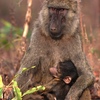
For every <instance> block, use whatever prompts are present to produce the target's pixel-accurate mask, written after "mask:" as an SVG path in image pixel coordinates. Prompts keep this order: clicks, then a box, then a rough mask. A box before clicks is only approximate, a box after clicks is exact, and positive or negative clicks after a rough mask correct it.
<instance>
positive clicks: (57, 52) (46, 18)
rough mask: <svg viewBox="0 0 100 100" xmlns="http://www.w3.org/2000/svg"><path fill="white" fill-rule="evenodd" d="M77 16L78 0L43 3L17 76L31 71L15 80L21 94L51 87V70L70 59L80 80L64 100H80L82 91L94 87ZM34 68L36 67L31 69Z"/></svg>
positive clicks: (46, 0) (51, 0) (54, 0)
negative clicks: (34, 89) (42, 86)
mask: <svg viewBox="0 0 100 100" xmlns="http://www.w3.org/2000/svg"><path fill="white" fill-rule="evenodd" d="M78 13H79V11H78V4H77V0H45V1H44V5H43V8H42V10H41V11H40V15H39V18H38V20H37V21H36V23H35V25H34V30H33V33H32V36H31V41H30V45H29V48H28V49H27V51H26V54H25V55H24V58H23V60H22V62H21V67H20V69H19V72H18V73H19V74H20V73H21V71H22V69H23V68H28V69H30V70H28V71H26V72H25V71H24V72H23V73H22V74H21V75H19V76H18V77H17V78H16V81H17V82H18V85H19V87H20V88H21V91H22V92H25V91H26V90H28V89H29V88H31V87H33V86H37V85H45V84H48V83H49V82H50V81H51V80H52V79H53V78H54V77H53V76H52V75H51V74H50V72H49V69H50V67H52V66H54V67H55V66H57V65H58V63H59V62H64V61H65V60H68V59H70V60H71V61H72V62H73V63H74V65H75V66H76V69H77V71H78V75H79V78H78V79H77V80H76V82H75V83H74V84H73V85H72V86H71V88H70V90H69V92H68V94H67V96H66V97H65V100H70V99H71V100H78V99H79V97H80V95H81V94H82V92H83V90H84V89H86V88H87V87H89V86H90V85H91V84H92V83H93V81H94V76H93V73H92V71H91V68H90V66H89V65H88V63H87V60H86V58H85V55H84V53H83V50H82V43H81V37H80V33H81V32H80V25H79V15H78ZM32 66H36V67H35V68H34V69H32V68H31V67H32ZM58 91H59V90H58ZM73 91H75V92H73Z"/></svg>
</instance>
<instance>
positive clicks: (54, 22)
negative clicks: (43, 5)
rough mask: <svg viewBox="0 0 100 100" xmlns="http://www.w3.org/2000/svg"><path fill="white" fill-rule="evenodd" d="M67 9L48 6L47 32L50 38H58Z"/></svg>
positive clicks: (60, 34)
mask: <svg viewBox="0 0 100 100" xmlns="http://www.w3.org/2000/svg"><path fill="white" fill-rule="evenodd" d="M66 14H67V9H64V8H55V7H49V27H48V28H49V33H50V36H51V37H52V38H60V37H61V36H62V35H63V34H62V30H63V28H64V26H65V25H64V24H65V22H66Z"/></svg>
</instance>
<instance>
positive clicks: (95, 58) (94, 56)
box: [0, 0, 100, 96]
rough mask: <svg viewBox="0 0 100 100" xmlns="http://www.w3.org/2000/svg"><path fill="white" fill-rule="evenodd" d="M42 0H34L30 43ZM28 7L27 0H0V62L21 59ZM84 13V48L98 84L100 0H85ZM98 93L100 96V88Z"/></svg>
mask: <svg viewBox="0 0 100 100" xmlns="http://www.w3.org/2000/svg"><path fill="white" fill-rule="evenodd" d="M20 1H22V2H21V3H20ZM19 3H20V4H19ZM42 3H43V0H33V6H32V21H31V23H30V29H29V34H28V37H27V44H28V43H29V37H30V35H31V32H32V29H33V24H34V21H35V20H36V18H37V17H38V13H39V11H40V9H41V7H42ZM26 10H27V0H0V62H2V61H3V60H5V61H7V62H10V63H13V64H14V63H15V62H16V59H18V56H17V50H18V48H19V43H18V41H19V40H20V38H21V36H22V33H23V26H24V21H25V14H26ZM81 17H82V22H81V24H82V30H83V33H82V35H83V46H84V52H85V53H86V56H87V58H88V61H89V63H90V65H91V67H92V69H93V71H94V75H95V76H96V82H97V83H98V84H99V85H98V86H96V87H100V0H81ZM2 66H3V64H1V67H2ZM96 94H97V95H98V96H100V91H99V92H98V91H96Z"/></svg>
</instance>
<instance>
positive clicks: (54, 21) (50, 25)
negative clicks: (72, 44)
mask: <svg viewBox="0 0 100 100" xmlns="http://www.w3.org/2000/svg"><path fill="white" fill-rule="evenodd" d="M77 15H78V13H77V2H76V0H47V1H46V3H45V6H43V9H42V11H41V13H40V17H41V18H40V20H41V27H42V29H43V31H44V33H46V35H49V36H51V37H52V38H53V39H60V38H62V37H63V36H64V35H67V36H68V35H72V34H73V33H74V31H75V30H76V28H77V24H78V23H79V20H78V17H77Z"/></svg>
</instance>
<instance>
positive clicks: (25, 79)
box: [15, 47, 40, 92]
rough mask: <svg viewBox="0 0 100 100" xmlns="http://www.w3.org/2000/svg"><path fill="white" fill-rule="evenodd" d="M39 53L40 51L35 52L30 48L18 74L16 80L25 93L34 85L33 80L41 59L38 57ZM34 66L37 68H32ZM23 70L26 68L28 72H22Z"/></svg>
mask: <svg viewBox="0 0 100 100" xmlns="http://www.w3.org/2000/svg"><path fill="white" fill-rule="evenodd" d="M37 52H38V51H37V50H35V48H30V47H29V48H28V50H27V51H26V53H25V55H24V57H23V59H22V62H21V67H20V69H19V71H18V73H17V75H18V77H16V79H15V80H16V81H17V83H18V86H19V88H21V90H22V92H25V91H26V90H27V89H28V86H29V85H30V84H32V82H31V79H32V77H33V75H35V73H36V72H37V71H38V65H39V62H40V61H39V60H40V58H39V55H38V56H37ZM38 54H39V53H38ZM32 66H35V68H32ZM23 68H26V69H27V70H26V71H22V70H23Z"/></svg>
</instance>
